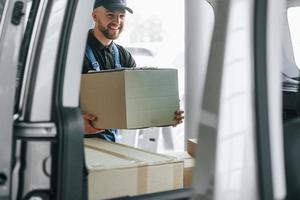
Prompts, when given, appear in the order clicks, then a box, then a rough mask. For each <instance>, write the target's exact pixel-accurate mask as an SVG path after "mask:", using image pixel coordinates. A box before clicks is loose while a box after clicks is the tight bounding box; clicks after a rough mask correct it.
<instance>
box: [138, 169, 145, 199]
mask: <svg viewBox="0 0 300 200" xmlns="http://www.w3.org/2000/svg"><path fill="white" fill-rule="evenodd" d="M147 180H148V168H147V167H146V166H144V167H138V168H137V193H138V194H144V193H146V192H147V188H148V185H147Z"/></svg>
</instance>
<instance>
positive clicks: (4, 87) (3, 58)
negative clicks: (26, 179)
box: [0, 0, 24, 199]
mask: <svg viewBox="0 0 300 200" xmlns="http://www.w3.org/2000/svg"><path fill="white" fill-rule="evenodd" d="M23 12H24V1H17V2H15V1H10V0H6V1H1V3H0V127H1V132H0V199H10V191H11V183H12V176H11V170H12V166H13V144H14V142H13V110H14V95H15V86H16V81H15V77H16V73H17V64H18V52H19V48H20V45H21V39H22V33H23V29H24V17H23V14H24V13H23Z"/></svg>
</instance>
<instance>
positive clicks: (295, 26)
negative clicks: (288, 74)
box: [287, 7, 300, 69]
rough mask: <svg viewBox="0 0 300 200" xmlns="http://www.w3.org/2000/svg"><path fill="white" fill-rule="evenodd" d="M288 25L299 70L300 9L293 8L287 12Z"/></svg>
mask: <svg viewBox="0 0 300 200" xmlns="http://www.w3.org/2000/svg"><path fill="white" fill-rule="evenodd" d="M287 16H288V24H289V28H290V35H291V40H292V47H293V51H294V59H295V62H296V65H297V67H298V69H300V26H299V18H300V7H292V8H289V9H288V10H287Z"/></svg>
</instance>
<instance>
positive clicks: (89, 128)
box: [82, 114, 104, 134]
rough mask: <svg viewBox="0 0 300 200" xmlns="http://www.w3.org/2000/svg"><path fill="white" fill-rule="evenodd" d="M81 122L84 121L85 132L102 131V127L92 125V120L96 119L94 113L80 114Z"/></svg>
mask: <svg viewBox="0 0 300 200" xmlns="http://www.w3.org/2000/svg"><path fill="white" fill-rule="evenodd" d="M82 118H83V123H84V132H85V134H95V133H97V132H100V131H104V129H99V128H95V127H93V125H92V121H95V120H96V119H97V117H96V116H94V115H89V114H84V115H82Z"/></svg>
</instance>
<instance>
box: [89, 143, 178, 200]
mask: <svg viewBox="0 0 300 200" xmlns="http://www.w3.org/2000/svg"><path fill="white" fill-rule="evenodd" d="M85 155H86V156H85V157H86V165H87V168H88V171H89V177H88V184H89V190H88V192H89V200H96V199H97V200H98V199H108V198H114V197H121V196H128V195H138V194H145V193H152V192H159V191H166V190H172V189H178V188H182V187H183V161H181V160H178V159H176V158H174V157H171V156H166V155H161V154H156V153H152V152H147V151H144V150H141V149H136V148H133V147H129V146H126V145H122V144H117V143H111V142H106V141H104V140H101V139H85Z"/></svg>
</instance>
